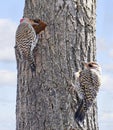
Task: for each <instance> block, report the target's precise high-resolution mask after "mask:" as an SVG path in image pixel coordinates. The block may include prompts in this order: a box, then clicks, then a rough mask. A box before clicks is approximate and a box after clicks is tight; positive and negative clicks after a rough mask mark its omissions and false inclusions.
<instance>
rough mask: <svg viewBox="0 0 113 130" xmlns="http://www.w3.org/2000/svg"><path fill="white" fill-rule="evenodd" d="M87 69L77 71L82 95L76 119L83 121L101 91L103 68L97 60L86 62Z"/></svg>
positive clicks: (76, 75) (76, 74)
mask: <svg viewBox="0 0 113 130" xmlns="http://www.w3.org/2000/svg"><path fill="white" fill-rule="evenodd" d="M84 66H85V69H84V70H82V71H79V72H77V73H75V77H76V79H77V82H79V91H78V93H79V95H80V97H81V102H80V105H79V107H78V109H77V111H76V113H75V116H74V118H75V120H76V121H78V122H82V121H83V120H84V118H85V115H86V113H87V111H88V110H89V108H90V107H91V106H92V104H93V101H94V100H95V98H96V96H97V92H98V91H99V86H100V85H101V74H100V73H101V68H100V66H99V65H98V64H97V63H95V62H88V63H84Z"/></svg>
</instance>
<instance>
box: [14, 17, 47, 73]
mask: <svg viewBox="0 0 113 130" xmlns="http://www.w3.org/2000/svg"><path fill="white" fill-rule="evenodd" d="M46 26H47V25H46V23H44V22H43V21H41V20H40V19H35V20H34V19H29V18H22V19H21V20H20V25H19V26H18V28H17V31H16V46H15V48H16V49H17V50H18V53H19V54H18V55H19V58H20V59H22V61H25V60H27V61H28V63H29V65H30V67H31V70H32V71H35V69H36V65H35V62H34V56H33V50H34V48H35V47H36V45H37V42H38V34H39V33H40V32H41V31H43V30H44V29H45V27H46Z"/></svg>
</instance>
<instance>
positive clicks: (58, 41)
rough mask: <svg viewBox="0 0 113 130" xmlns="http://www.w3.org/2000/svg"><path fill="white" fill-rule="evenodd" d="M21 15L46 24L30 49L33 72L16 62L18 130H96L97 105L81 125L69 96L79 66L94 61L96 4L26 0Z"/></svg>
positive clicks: (81, 0) (77, 0) (79, 0)
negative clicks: (31, 49) (75, 118)
mask: <svg viewBox="0 0 113 130" xmlns="http://www.w3.org/2000/svg"><path fill="white" fill-rule="evenodd" d="M24 16H25V17H28V18H33V19H34V18H39V19H41V20H43V21H45V22H46V23H47V27H46V29H45V31H43V32H42V33H41V34H40V36H39V37H40V38H39V41H38V45H37V46H36V48H35V50H34V57H35V60H36V72H35V74H34V73H32V72H31V69H30V68H29V65H28V63H27V61H25V62H21V61H20V60H19V59H18V57H17V56H16V59H17V70H18V77H17V78H18V81H17V104H16V130H98V120H97V105H96V101H95V103H94V104H93V107H91V109H90V111H88V114H87V116H86V118H85V121H84V122H83V123H77V122H75V121H74V113H75V112H76V109H77V107H78V104H79V100H78V99H77V94H76V92H70V91H69V89H68V88H69V86H70V85H69V82H71V81H73V82H74V77H73V73H74V72H75V71H78V70H79V69H80V68H82V67H83V66H82V64H81V61H95V55H96V54H95V53H96V47H95V46H96V37H95V28H96V27H95V21H96V1H95V0H90V1H88V0H26V1H25V9H24Z"/></svg>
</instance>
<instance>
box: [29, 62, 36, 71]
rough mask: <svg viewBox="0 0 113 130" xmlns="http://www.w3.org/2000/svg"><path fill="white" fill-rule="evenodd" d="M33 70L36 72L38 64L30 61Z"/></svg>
mask: <svg viewBox="0 0 113 130" xmlns="http://www.w3.org/2000/svg"><path fill="white" fill-rule="evenodd" d="M30 67H31V71H32V72H34V71H35V70H36V65H35V63H34V62H32V63H30Z"/></svg>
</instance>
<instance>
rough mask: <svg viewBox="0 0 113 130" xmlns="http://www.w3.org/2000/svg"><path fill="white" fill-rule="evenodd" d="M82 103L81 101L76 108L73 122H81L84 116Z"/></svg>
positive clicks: (84, 110)
mask: <svg viewBox="0 0 113 130" xmlns="http://www.w3.org/2000/svg"><path fill="white" fill-rule="evenodd" d="M84 105H85V104H84V102H83V100H82V101H81V104H80V106H79V107H78V109H77V111H76V113H75V116H74V118H75V120H76V121H78V122H82V121H83V120H84V118H85V114H86V111H87V110H86V109H85V106H84Z"/></svg>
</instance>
